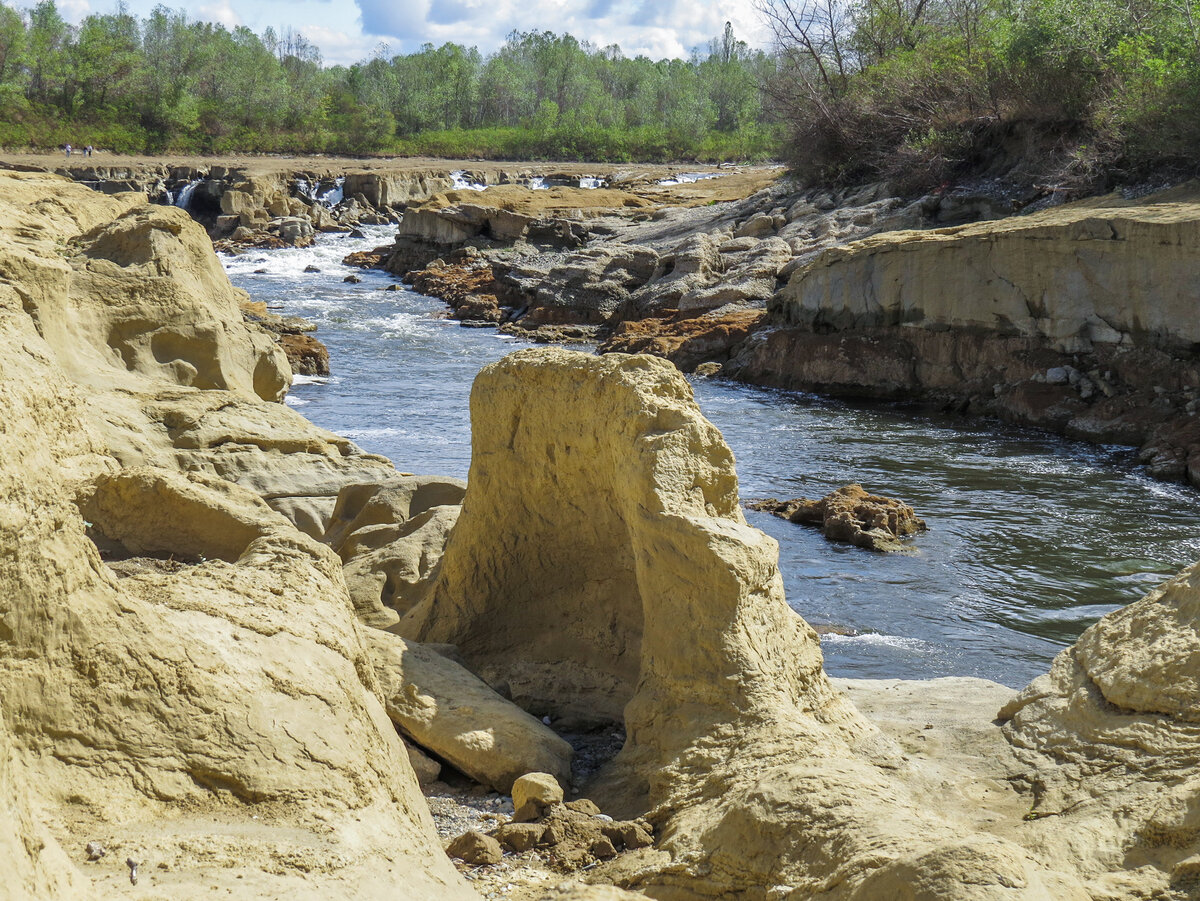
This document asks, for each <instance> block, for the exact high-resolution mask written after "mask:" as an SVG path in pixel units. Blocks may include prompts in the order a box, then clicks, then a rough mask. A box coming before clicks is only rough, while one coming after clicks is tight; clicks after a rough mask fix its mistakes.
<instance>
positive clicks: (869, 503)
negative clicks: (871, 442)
mask: <svg viewBox="0 0 1200 901" xmlns="http://www.w3.org/2000/svg"><path fill="white" fill-rule="evenodd" d="M746 506H747V507H749V508H750V509H751V510H760V511H762V512H764V513H774V514H775V515H776V516H778V517H781V518H782V519H786V520H787V521H788V522H794V523H801V524H804V525H814V526H820V527H821V531H822V532H824V534H825V537H826V538H828V539H829V540H830V541H843V542H845V543H847V544H853V545H855V546H856V547H863V548H867V549H869V550H872V551H886V552H891V553H901V554H912V553H916V549H915V548H913V547H912V546H911V545H908V544H905V543H904V542H902V541H900V539H901V538H904V537H907V536H909V535H915V534H917V533H918V532H924V531H925V530H926V529H927V528H928V527H927V526H926V525H925V520H923V519H921V518H920V517H918V516H917V515H916V514H915V513H914V512H913V508H912V507H910V506H909V505H908V504H905V503H902V502H901V501H898V500H894V499H893V498H890V497H880V496H879V495H876V494H871V493H870V492H868V491H867V490H866V489H864V488H863V487H862V486H861V485H845V486H843V487H841V488H839V489H838V490H837V491H834V492H831V493H830V494H827V495H825V497H823V498H821V499H820V500H819V501H810V500H807V499H805V498H798V499H796V500H790V501H777V500H775V498H767V499H766V500H761V501H753V502H751V503H749V504H747V505H746Z"/></svg>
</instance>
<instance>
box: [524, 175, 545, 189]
mask: <svg viewBox="0 0 1200 901" xmlns="http://www.w3.org/2000/svg"><path fill="white" fill-rule="evenodd" d="M549 187H550V186H549V185H548V184H546V179H545V178H543V177H542V176H540V175H535V176H533V178H531V179H529V190H531V191H545V190H546V189H547V188H549Z"/></svg>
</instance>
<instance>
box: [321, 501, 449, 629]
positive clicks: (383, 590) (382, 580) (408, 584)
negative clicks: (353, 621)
mask: <svg viewBox="0 0 1200 901" xmlns="http://www.w3.org/2000/svg"><path fill="white" fill-rule="evenodd" d="M459 509H460V508H459V507H458V506H457V505H453V506H443V507H431V508H429V509H428V510H423V511H421V512H420V513H417V514H416V515H415V516H413V517H412V518H410V519H407V520H405V521H404V522H402V523H399V524H396V525H377V526H366V527H364V528H361V529H359V530H358V531H356V532H354V533H353V534H351V535H350V537H349V538H347V539H346V542H345V544H344V545H343V557H344V559H346V561H347V562H346V565H345V568H344V570H343V572H344V574H345V577H346V587H347V589H348V590H349V591H350V599H351V600H352V601H353V602H354V609H355V611H356V612H357V613H358V617H359V619H360V620H362V621H363V622H364V623H365V624H367V625H370V626H375V627H376V628H387V627H388V626H391V625H393V624H394V623H396V622H397V621H398V620H399V618H400V616H401V615H403V614H405V613H407V612H408V611H409V610H410V609H411V608H412V607H413V605H415V604H418V603H420V601H421V600H422V599H424V597H425V594H426V593H427V592H428V591H429V589H430V587H431V586H432V584H433V578H434V577H435V575H436V573H437V565H438V563H439V562H440V561H441V559H442V553H443V552H444V551H445V548H446V541H447V539H448V538H449V536H450V533H451V531H452V530H453V529H454V525H455V523H456V522H458V515H459Z"/></svg>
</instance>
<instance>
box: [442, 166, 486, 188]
mask: <svg viewBox="0 0 1200 901" xmlns="http://www.w3.org/2000/svg"><path fill="white" fill-rule="evenodd" d="M450 180H451V182H452V187H453V188H454V190H455V191H485V190H487V185H481V184H479V182H475V181H467V170H466V169H455V170H454V171H453V172H451V173H450Z"/></svg>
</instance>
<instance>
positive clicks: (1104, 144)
mask: <svg viewBox="0 0 1200 901" xmlns="http://www.w3.org/2000/svg"><path fill="white" fill-rule="evenodd" d="M759 8H760V10H761V11H762V13H763V14H764V15H765V16H766V17H767V19H768V21H769V23H770V25H771V26H772V29H773V30H774V33H775V37H776V48H777V56H776V61H777V63H778V68H777V71H776V73H775V74H774V75H773V76H772V77H771V80H770V81H769V83H768V85H767V88H766V90H767V93H768V94H769V95H770V97H771V103H772V104H773V108H774V109H775V111H776V112H777V114H778V115H779V116H780V117H781V119H782V120H783V121H784V122H785V123H786V131H787V134H788V140H787V143H786V146H787V147H788V148H789V149H790V153H789V157H790V161H791V162H792V164H793V166H794V167H795V169H796V170H797V171H798V172H800V173H801V174H802V175H805V176H807V177H808V178H810V179H812V180H819V181H839V180H840V181H868V180H875V179H879V178H890V179H897V180H899V181H900V182H902V183H907V184H909V185H912V186H913V187H928V186H931V185H938V184H941V183H943V182H946V181H952V180H954V179H956V178H961V177H963V176H964V174H966V175H972V174H973V175H976V176H978V175H981V174H988V173H994V172H1005V173H1011V172H1012V171H1013V170H1014V169H1020V168H1021V167H1024V169H1025V170H1027V171H1026V172H1025V174H1026V175H1028V176H1030V177H1035V176H1041V177H1043V178H1044V179H1045V180H1047V181H1048V183H1047V184H1046V185H1045V187H1048V188H1058V189H1063V188H1065V189H1067V190H1071V189H1075V190H1093V189H1095V188H1097V187H1104V186H1106V185H1111V184H1112V183H1114V182H1119V181H1133V180H1137V179H1139V178H1146V177H1148V176H1149V175H1151V174H1154V173H1159V174H1161V173H1163V172H1164V171H1165V172H1172V171H1173V173H1174V174H1175V175H1183V174H1193V173H1194V171H1195V170H1196V168H1197V166H1198V165H1200V2H1197V0H759Z"/></svg>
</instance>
